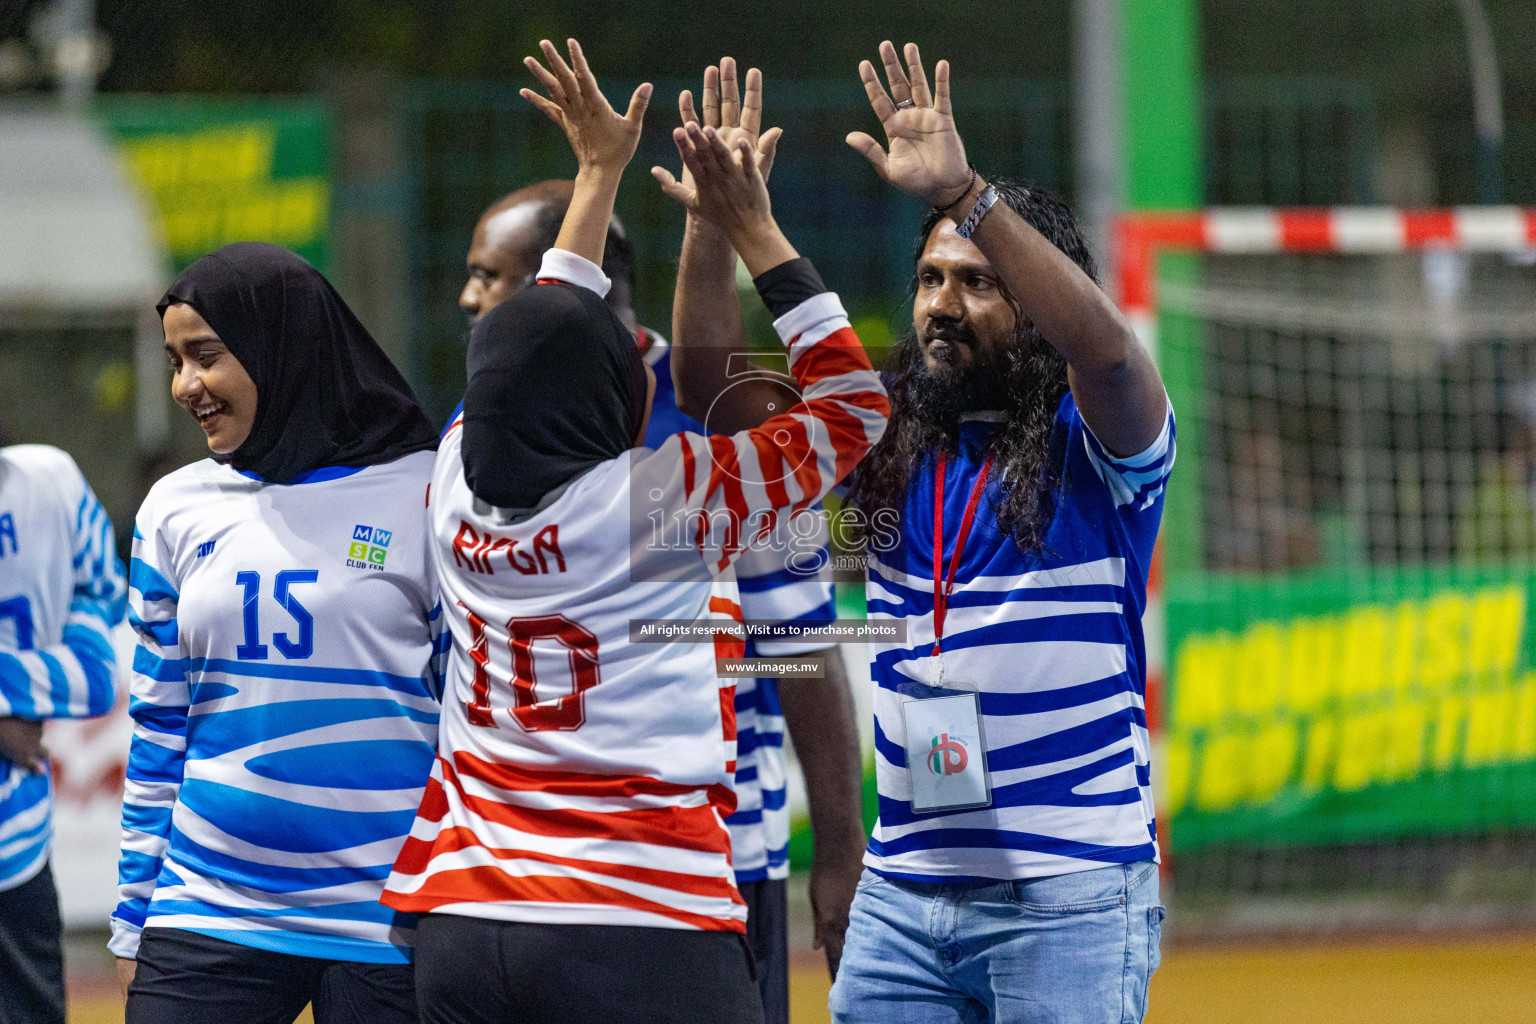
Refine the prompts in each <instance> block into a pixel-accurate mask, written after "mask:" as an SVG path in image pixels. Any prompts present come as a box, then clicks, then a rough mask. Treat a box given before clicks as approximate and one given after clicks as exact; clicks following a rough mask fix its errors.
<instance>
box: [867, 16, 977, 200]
mask: <svg viewBox="0 0 1536 1024" xmlns="http://www.w3.org/2000/svg"><path fill="white" fill-rule="evenodd" d="M905 53H906V59H907V67H906V70H903V69H902V66H901V62H900V61H899V60H898V59H897V57H896V47H895V46H893V45H891V43H890V42H889V41H887V42H883V43H881V44H880V60H881V62H882V63H883V64H884V65H885V77H886V81H887V82H889V83H890V93H889V94H887V93H886V91H885V89H884V88H883V87H882V86H881V85H880V79H879V77H878V76H877V75H876V74H875V68H874V65H873V64H871V63H870V62H869V61H867V60H866V61H861V62H860V63H859V77H860V78H861V79H863V81H864V92H865V93H866V94H868V96H869V105H870V106H871V107H872V108H874V111H875V116H876V117H878V118H879V119H880V127H881V128H883V129H885V140H886V148H885V149H882V148H881V146H880V143H878V142H876V141H875V140H874V139H873V138H871V137H870V136H868V135H866V134H865V133H863V132H851V133H849V135H848V139H847V142H848V145H850V146H852V147H853V148H854V149H856V150H858V151H859V152H860V153H863V154H864V156H865V157H866V158H867V159H868V160H869V162H870V163H871V164H873V165H874V167H875V172H876V173H877V174H879V175H880V177H882V178H884V179H885V180H886V181H888V182H890V183H891V184H892V185H895V186H896V187H897V188H899V189H901V190H902V191H903V192H906V193H908V194H910V195H913V196H916V197H917V198H919V199H921V200H922V201H923V202H925V203H927V204H928V205H929V206H935V207H936V206H938V205H939V204H940V203H948V204H950V205H954V204H956V203H958V202H959V200H960V199H961V198H963V197H964V194H965V193H966V192H967V191H968V190H967V187H966V186H967V184H968V183H969V182H970V180H971V169H970V165H969V164H968V163H967V162H966V159H965V146H964V144H962V143H961V141H960V133H959V132H958V131H956V130H955V119H954V115H953V113H952V112H951V110H950V105H949V61H946V60H941V61H939V63H938V65H937V66H936V67H935V68H934V69H933V86H934V87H933V92H932V93H930V92H929V91H928V78H927V76H926V75H925V74H924V72H923V63H922V56H921V55H920V54H919V53H918V51H917V44H916V43H908V44H907V45H906V47H905Z"/></svg>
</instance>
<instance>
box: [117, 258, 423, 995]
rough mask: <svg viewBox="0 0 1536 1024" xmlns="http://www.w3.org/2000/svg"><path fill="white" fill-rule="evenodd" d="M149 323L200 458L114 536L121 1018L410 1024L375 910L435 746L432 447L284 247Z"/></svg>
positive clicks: (319, 284) (400, 395) (169, 297)
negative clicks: (127, 557) (429, 502)
mask: <svg viewBox="0 0 1536 1024" xmlns="http://www.w3.org/2000/svg"><path fill="white" fill-rule="evenodd" d="M159 310H160V314H161V319H162V323H163V325H164V328H165V338H166V352H167V354H168V356H169V359H170V364H171V368H172V371H173V377H172V381H171V392H172V395H173V396H174V397H175V399H176V401H177V403H178V404H179V405H181V406H182V407H183V408H184V409H186V410H187V412H188V413H189V414H191V415H192V416H193V417H194V418H196V419H197V421H198V423H199V425H201V426H202V428H203V430H204V432H205V433H206V434H207V437H208V447H209V449H210V450H211V451H212V452H213V457H212V458H211V459H207V460H204V461H202V462H198V463H195V464H193V465H191V466H187V467H185V468H183V469H180V470H178V471H176V472H174V473H172V474H170V475H168V476H166V477H165V478H164V479H162V480H160V481H159V482H158V483H157V484H155V486H154V487H153V488H152V489H151V490H150V493H149V495H148V497H146V498H145V500H144V505H143V507H142V508H141V509H140V510H139V515H138V519H137V522H136V524H135V528H134V539H133V564H132V568H131V570H130V573H129V589H130V600H131V602H132V615H131V621H132V623H133V625H134V627H135V628H136V629H137V630H138V633H139V648H138V651H137V653H136V654H135V657H134V676H133V682H132V697H133V700H132V703H131V707H130V713H131V714H132V716H133V719H134V723H135V729H134V739H133V746H132V748H131V751H130V754H129V763H128V771H127V782H126V791H125V798H124V807H123V843H122V857H121V861H120V867H119V881H120V884H121V890H122V902H121V903H120V904H119V906H118V908H117V910H116V911H115V912H114V914H113V917H112V932H113V934H112V941H111V948H112V950H113V952H115V953H116V954H117V955H118V956H119V957H120V958H121V959H120V960H119V975H120V977H122V978H123V980H124V981H125V982H130V983H129V984H128V985H127V995H128V1006H127V1019H128V1021H130V1022H140V1021H142V1022H150V1021H153V1022H155V1024H179V1022H189V1024H190V1022H203V1021H208V1022H216V1024H244V1022H256V1021H261V1022H266V1021H271V1022H274V1024H287V1022H290V1021H292V1020H293V1019H295V1018H296V1017H297V1016H298V1015H299V1013H300V1012H301V1011H302V1010H303V1008H304V1006H305V1005H306V1004H310V1003H312V1004H313V1006H314V1015H315V1019H316V1021H317V1024H352V1022H356V1024H395V1022H399V1024H405V1022H407V1021H414V1020H415V996H414V980H413V977H414V972H413V968H412V966H411V958H412V952H411V944H412V938H413V933H414V921H413V920H412V918H411V916H410V915H406V914H398V913H395V912H393V911H390V910H388V909H386V908H385V907H383V906H381V905H380V904H379V903H378V897H379V894H380V892H381V891H382V888H383V880H384V877H385V875H386V874H387V873H388V869H389V865H390V863H391V862H392V861H393V860H394V857H395V854H396V852H397V851H398V850H399V848H400V846H401V844H402V842H403V841H404V839H405V836H406V833H407V831H408V830H409V828H410V824H411V816H412V812H413V810H414V809H415V807H416V805H417V803H418V800H419V798H420V795H421V790H422V784H423V783H424V782H425V780H426V777H427V774H428V772H429V770H430V765H431V760H432V753H433V750H434V748H435V744H436V733H437V720H438V698H439V694H440V691H441V687H440V685H439V682H438V677H437V666H436V664H435V662H434V660H433V654H434V651H435V649H436V639H437V636H438V634H439V629H438V623H440V622H441V615H440V611H439V608H438V607H437V598H436V586H435V583H434V581H433V574H432V569H431V563H430V560H429V558H428V557H427V552H426V548H425V544H424V541H425V522H424V505H425V493H426V488H427V482H428V479H429V474H430V470H431V467H432V460H433V455H432V449H433V448H434V447H435V446H436V439H435V438H434V436H433V433H432V431H431V429H430V427H429V426H428V424H427V420H426V417H425V416H424V415H423V414H422V412H421V409H420V407H419V406H418V405H417V403H416V399H415V396H414V395H413V394H412V393H411V389H410V387H409V386H408V385H407V384H406V383H405V380H404V379H403V378H402V377H401V376H400V374H399V372H398V371H397V370H396V369H395V368H394V366H393V365H391V364H390V362H389V359H388V358H387V357H386V356H385V355H384V353H383V352H382V351H381V350H380V349H379V347H378V345H377V344H376V343H375V342H374V341H373V339H372V338H371V337H369V335H368V333H367V331H366V330H364V329H363V326H362V325H361V324H360V323H359V322H358V320H357V318H356V317H355V316H354V315H353V313H352V311H351V310H350V309H348V308H347V306H346V303H344V302H343V301H342V300H341V298H340V296H338V295H337V294H336V292H335V290H334V289H333V288H332V287H331V286H330V284H329V283H328V282H327V281H326V280H325V278H324V277H322V276H321V275H320V274H319V273H318V272H317V271H316V270H315V269H314V268H313V267H311V266H310V265H309V264H308V263H306V262H304V260H302V259H300V258H299V257H298V256H295V255H294V254H292V253H290V252H287V251H286V250H284V249H280V248H278V247H277V246H272V245H263V244H257V243H241V244H237V245H231V246H227V247H225V248H223V249H220V250H219V251H217V252H215V253H212V254H210V255H208V256H205V257H203V258H202V259H200V260H198V261H197V262H196V263H194V264H193V265H192V266H191V267H188V268H187V270H186V271H185V272H184V273H183V274H182V275H181V276H180V277H179V278H178V279H177V280H176V282H175V284H173V285H172V286H171V288H170V290H169V291H167V292H166V294H165V297H164V298H163V299H162V300H161V301H160V304H159Z"/></svg>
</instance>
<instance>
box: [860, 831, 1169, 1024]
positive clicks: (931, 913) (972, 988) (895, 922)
mask: <svg viewBox="0 0 1536 1024" xmlns="http://www.w3.org/2000/svg"><path fill="white" fill-rule="evenodd" d="M1162 922H1163V907H1162V905H1161V904H1159V903H1158V896H1157V865H1155V864H1153V863H1152V862H1151V861H1142V862H1141V863H1138V864H1126V865H1115V866H1113V867H1105V868H1094V869H1091V870H1088V871H1078V872H1074V873H1072V874H1068V875H1052V876H1050V877H1047V878H1025V879H1018V880H1016V881H1011V882H993V883H990V884H977V883H963V882H962V883H952V884H945V885H936V884H931V883H927V882H908V881H904V880H901V879H888V878H884V877H882V876H880V875H877V874H875V873H874V872H873V871H869V870H867V869H866V870H865V872H864V875H863V877H862V878H861V879H860V880H859V889H858V895H857V896H856V897H855V898H854V901H853V912H852V916H851V920H850V922H849V925H848V934H847V938H846V940H845V944H844V946H843V960H842V964H841V965H840V966H839V967H838V971H837V983H836V984H834V985H833V986H832V1020H833V1021H834V1022H835V1024H864V1022H868V1024H960V1022H966V1024H970V1022H973V1021H974V1022H980V1021H987V1022H989V1024H991V1022H995V1024H1139V1022H1140V1021H1141V1019H1142V1017H1143V1016H1145V1014H1146V1012H1147V982H1148V980H1149V979H1150V978H1151V977H1152V972H1153V971H1155V970H1157V964H1158V959H1159V956H1158V942H1159V940H1160V938H1161V936H1162Z"/></svg>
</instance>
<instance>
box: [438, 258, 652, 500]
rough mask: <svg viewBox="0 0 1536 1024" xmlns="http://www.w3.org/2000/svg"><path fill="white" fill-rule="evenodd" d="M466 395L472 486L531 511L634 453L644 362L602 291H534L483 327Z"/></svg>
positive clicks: (490, 316)
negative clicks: (584, 477) (566, 486)
mask: <svg viewBox="0 0 1536 1024" xmlns="http://www.w3.org/2000/svg"><path fill="white" fill-rule="evenodd" d="M468 362H469V387H468V389H467V390H466V391H465V394H464V438H463V443H462V444H463V457H464V482H465V483H467V484H468V485H469V489H470V490H471V491H473V492H474V494H475V497H477V498H479V499H480V500H482V501H485V502H488V503H490V504H492V505H496V506H499V507H501V508H515V509H528V508H533V507H534V506H536V505H537V504H538V503H539V501H540V500H541V499H542V498H543V497H544V496H545V495H546V494H548V493H549V492H550V491H552V490H554V489H555V488H556V487H559V486H560V485H561V484H563V483H566V482H567V481H569V480H570V479H572V478H573V477H575V476H577V475H578V474H580V473H582V472H585V471H586V470H588V469H591V468H592V467H593V466H596V465H598V464H599V463H602V462H607V461H608V460H609V459H615V458H618V457H619V456H620V455H622V454H624V453H625V452H626V451H628V450H629V449H630V448H632V447H634V443H633V440H632V439H633V438H634V436H635V433H636V432H637V431H638V430H639V428H640V421H641V419H643V418H644V416H645V392H646V379H645V363H644V362H643V361H642V360H641V358H640V350H639V348H637V347H636V345H635V339H634V337H633V336H632V335H631V334H630V333H629V330H628V329H627V328H626V327H625V326H624V324H623V323H622V322H620V320H619V318H618V317H616V316H614V315H613V311H612V310H610V309H609V308H608V306H607V304H606V303H604V302H603V300H602V299H601V298H599V297H598V296H597V294H596V293H594V292H591V291H588V290H587V289H585V288H577V287H574V286H572V285H565V284H538V285H534V286H533V287H531V288H525V289H523V290H522V291H521V292H518V293H517V294H516V295H514V296H513V297H512V298H510V299H508V300H507V301H506V302H503V303H502V304H501V305H499V306H497V307H496V308H495V309H493V310H491V311H490V312H489V313H487V314H486V315H485V316H483V317H481V318H480V322H479V323H477V324H475V328H474V330H473V331H471V332H470V336H469V360H468Z"/></svg>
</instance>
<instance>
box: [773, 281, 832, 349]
mask: <svg viewBox="0 0 1536 1024" xmlns="http://www.w3.org/2000/svg"><path fill="white" fill-rule="evenodd" d="M838 317H841V318H843V319H844V320H846V319H847V318H848V314H847V313H845V312H843V304H842V302H841V301H840V300H839V299H838V297H837V293H836V292H822V293H821V294H820V295H813V296H811V297H810V298H808V299H806V300H805V301H804V302H802V303H800V305H798V306H796V307H795V308H794V309H792V310H790V311H789V312H788V313H785V314H784V315H783V316H781V317H779V318H778V319H777V320H775V321H774V322H773V329H774V330H775V331H778V332H779V337H780V338H782V339H784V344H786V345H788V344H790V343H791V342H793V341H794V340H795V339H796V338H798V337H799V336H800V335H802V334H804V333H805V332H806V331H809V330H810V329H811V328H812V327H815V326H816V325H817V324H820V323H823V322H825V321H827V320H834V319H837V318H838ZM829 333H830V332H829Z"/></svg>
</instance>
